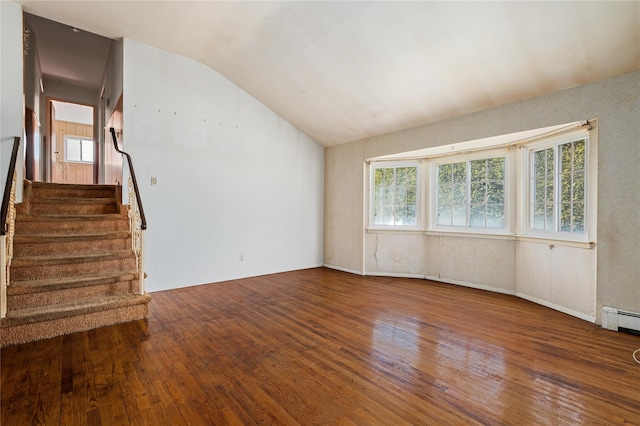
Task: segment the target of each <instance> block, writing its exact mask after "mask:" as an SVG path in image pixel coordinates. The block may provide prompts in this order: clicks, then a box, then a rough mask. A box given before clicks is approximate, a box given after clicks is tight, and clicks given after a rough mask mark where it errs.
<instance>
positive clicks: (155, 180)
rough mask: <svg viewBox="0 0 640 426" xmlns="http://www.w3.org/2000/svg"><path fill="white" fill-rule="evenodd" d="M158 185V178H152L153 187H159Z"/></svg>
mask: <svg viewBox="0 0 640 426" xmlns="http://www.w3.org/2000/svg"><path fill="white" fill-rule="evenodd" d="M157 184H158V178H157V177H155V176H151V185H157Z"/></svg>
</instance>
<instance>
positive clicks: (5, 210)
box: [0, 136, 20, 235]
mask: <svg viewBox="0 0 640 426" xmlns="http://www.w3.org/2000/svg"><path fill="white" fill-rule="evenodd" d="M19 148H20V138H19V137H18V136H16V137H14V138H13V150H12V151H11V160H10V161H9V171H7V181H6V182H5V184H4V195H3V197H2V207H1V208H0V235H7V214H9V199H10V198H11V189H12V187H13V174H14V173H15V171H16V161H17V159H18V149H19Z"/></svg>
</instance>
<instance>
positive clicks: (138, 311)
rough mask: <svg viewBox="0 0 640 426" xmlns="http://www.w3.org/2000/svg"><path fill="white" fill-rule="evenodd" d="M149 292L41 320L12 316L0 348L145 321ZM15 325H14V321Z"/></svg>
mask: <svg viewBox="0 0 640 426" xmlns="http://www.w3.org/2000/svg"><path fill="white" fill-rule="evenodd" d="M149 300H150V297H149V295H146V294H145V295H144V296H138V297H137V298H136V299H135V301H133V300H132V302H131V304H127V305H125V306H121V305H120V306H116V307H112V308H107V309H102V310H93V309H91V308H89V309H87V310H86V311H85V312H84V313H81V314H75V315H72V316H63V317H59V318H51V319H43V320H42V321H38V322H21V321H20V320H18V319H15V320H14V319H11V318H9V317H7V318H5V320H3V325H2V327H1V328H0V331H1V334H0V347H5V346H9V345H16V344H20V343H29V342H33V341H36V340H43V339H50V338H53V337H58V336H62V335H65V334H71V333H77V332H81V331H87V330H93V329H96V328H100V327H106V326H109V325H114V324H121V323H125V322H129V321H137V320H142V319H145V318H147V317H148V315H149V308H148V303H149ZM14 322H15V324H12V323H14Z"/></svg>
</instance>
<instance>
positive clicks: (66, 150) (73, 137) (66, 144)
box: [64, 135, 95, 164]
mask: <svg viewBox="0 0 640 426" xmlns="http://www.w3.org/2000/svg"><path fill="white" fill-rule="evenodd" d="M69 140H78V141H80V161H78V160H73V159H72V160H70V159H69V157H68V155H69ZM85 141H88V142H91V144H92V154H93V156H92V157H93V158H91V161H82V145H83V142H85ZM94 145H95V141H94V140H93V138H90V137H88V136H76V135H65V137H64V161H65V163H75V164H94V162H95V146H94Z"/></svg>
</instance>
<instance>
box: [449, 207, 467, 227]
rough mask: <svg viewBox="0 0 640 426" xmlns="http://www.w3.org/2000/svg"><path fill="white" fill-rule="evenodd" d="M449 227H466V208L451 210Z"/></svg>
mask: <svg viewBox="0 0 640 426" xmlns="http://www.w3.org/2000/svg"><path fill="white" fill-rule="evenodd" d="M451 225H453V226H466V225H467V207H466V206H453V208H452V209H451Z"/></svg>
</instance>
